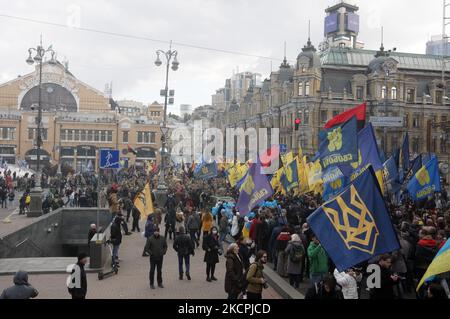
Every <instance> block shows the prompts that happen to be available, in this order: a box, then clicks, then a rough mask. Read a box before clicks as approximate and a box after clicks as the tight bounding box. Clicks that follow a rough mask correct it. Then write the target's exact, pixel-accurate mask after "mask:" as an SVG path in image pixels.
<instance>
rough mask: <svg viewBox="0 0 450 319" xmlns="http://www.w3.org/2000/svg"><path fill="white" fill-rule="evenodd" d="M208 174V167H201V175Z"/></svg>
mask: <svg viewBox="0 0 450 319" xmlns="http://www.w3.org/2000/svg"><path fill="white" fill-rule="evenodd" d="M208 172H209V170H208V167H206V166H203V167H202V173H203V174H208Z"/></svg>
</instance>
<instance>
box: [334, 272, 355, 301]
mask: <svg viewBox="0 0 450 319" xmlns="http://www.w3.org/2000/svg"><path fill="white" fill-rule="evenodd" d="M334 278H336V282H337V284H338V285H339V286H341V287H342V294H343V295H344V299H359V296H358V282H360V281H361V279H362V274H361V273H356V272H355V271H354V270H353V269H349V270H347V271H344V272H339V270H337V269H335V270H334Z"/></svg>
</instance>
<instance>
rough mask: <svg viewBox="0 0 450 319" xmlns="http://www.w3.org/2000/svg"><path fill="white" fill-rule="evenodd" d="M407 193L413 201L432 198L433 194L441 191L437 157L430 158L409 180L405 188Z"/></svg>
mask: <svg viewBox="0 0 450 319" xmlns="http://www.w3.org/2000/svg"><path fill="white" fill-rule="evenodd" d="M407 189H408V193H409V194H410V195H411V197H412V199H413V200H415V201H420V200H422V199H426V198H428V197H429V196H433V195H434V193H435V192H440V191H441V181H440V178H439V166H438V161H437V157H434V158H432V159H431V160H430V161H429V162H428V163H427V164H426V165H425V166H422V168H421V169H419V171H418V172H417V173H416V174H415V175H414V177H412V178H411V181H410V182H409V183H408V186H407Z"/></svg>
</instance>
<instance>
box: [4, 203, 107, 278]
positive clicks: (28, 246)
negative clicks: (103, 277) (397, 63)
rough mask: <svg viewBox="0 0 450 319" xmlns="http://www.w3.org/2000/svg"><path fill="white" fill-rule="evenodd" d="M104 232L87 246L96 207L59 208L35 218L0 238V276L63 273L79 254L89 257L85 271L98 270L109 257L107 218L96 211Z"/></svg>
mask: <svg viewBox="0 0 450 319" xmlns="http://www.w3.org/2000/svg"><path fill="white" fill-rule="evenodd" d="M98 214H99V221H100V227H101V228H102V229H104V230H105V231H104V233H101V234H100V236H99V238H98V240H97V238H96V236H94V238H93V239H92V240H91V241H90V242H89V243H88V231H89V227H90V224H92V223H96V221H97V209H96V208H62V209H59V210H57V211H55V212H52V213H51V214H48V215H44V216H41V217H39V218H36V219H35V220H34V221H33V222H32V223H31V224H29V225H27V226H24V227H22V228H20V229H17V230H15V231H11V232H10V233H7V234H3V235H2V237H0V275H7V274H8V275H9V274H11V273H14V272H15V271H17V270H19V269H22V270H26V271H28V272H30V273H60V272H65V269H66V267H67V265H69V264H70V261H71V262H72V263H74V262H76V256H77V255H78V254H79V253H80V252H86V253H88V254H90V257H91V258H90V267H89V269H90V270H92V269H97V270H100V269H101V268H103V265H104V264H105V262H106V260H107V259H108V257H109V251H108V248H107V246H106V238H107V237H108V236H109V235H108V234H109V224H110V221H111V215H110V213H109V211H108V210H107V209H100V210H99V211H98Z"/></svg>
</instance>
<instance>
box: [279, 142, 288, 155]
mask: <svg viewBox="0 0 450 319" xmlns="http://www.w3.org/2000/svg"><path fill="white" fill-rule="evenodd" d="M280 153H281V154H286V153H287V145H286V144H280Z"/></svg>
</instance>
